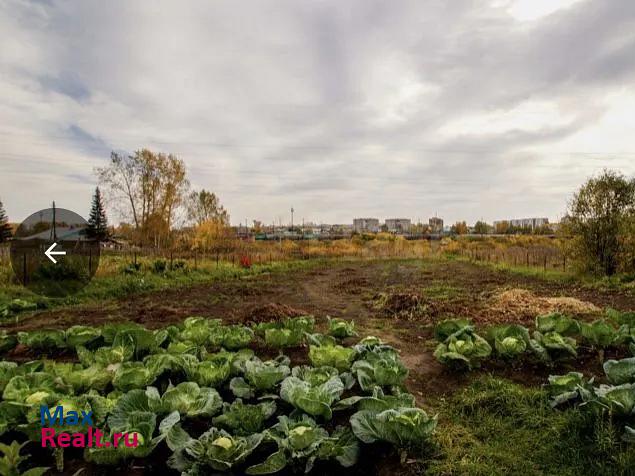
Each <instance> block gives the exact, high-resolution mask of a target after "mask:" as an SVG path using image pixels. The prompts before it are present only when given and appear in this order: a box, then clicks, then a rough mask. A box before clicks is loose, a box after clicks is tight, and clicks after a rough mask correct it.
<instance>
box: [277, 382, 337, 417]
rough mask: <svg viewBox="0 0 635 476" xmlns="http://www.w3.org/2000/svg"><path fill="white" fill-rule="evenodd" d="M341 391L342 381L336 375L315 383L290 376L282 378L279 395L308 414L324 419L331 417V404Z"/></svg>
mask: <svg viewBox="0 0 635 476" xmlns="http://www.w3.org/2000/svg"><path fill="white" fill-rule="evenodd" d="M342 392H344V383H343V382H342V380H341V379H340V378H339V377H336V376H333V377H331V378H329V379H328V380H327V381H326V382H324V383H321V384H317V385H311V383H310V382H308V381H306V380H301V379H300V378H298V377H293V376H291V377H287V378H286V379H284V380H283V382H282V385H281V387H280V397H281V398H282V399H283V400H284V401H285V402H288V403H290V404H291V405H293V406H294V407H296V408H297V409H299V410H302V411H303V412H305V413H308V414H309V415H312V416H316V417H317V416H321V417H323V418H324V419H326V420H330V419H331V417H332V415H333V413H332V410H331V405H332V404H333V403H334V402H336V401H337V400H339V398H340V396H341V395H342Z"/></svg>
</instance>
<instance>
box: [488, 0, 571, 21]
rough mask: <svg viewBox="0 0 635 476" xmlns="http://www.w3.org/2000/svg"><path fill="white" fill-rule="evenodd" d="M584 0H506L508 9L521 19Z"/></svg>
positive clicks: (538, 15)
mask: <svg viewBox="0 0 635 476" xmlns="http://www.w3.org/2000/svg"><path fill="white" fill-rule="evenodd" d="M580 1H582V0H511V1H510V0H506V1H504V2H497V3H499V4H500V3H504V4H506V6H507V11H508V12H509V13H510V14H511V15H512V16H513V17H514V18H515V19H517V20H519V21H533V20H537V19H539V18H542V17H544V16H546V15H550V14H552V13H554V12H557V11H560V10H563V9H566V8H569V7H570V6H572V5H574V4H575V3H578V2H580Z"/></svg>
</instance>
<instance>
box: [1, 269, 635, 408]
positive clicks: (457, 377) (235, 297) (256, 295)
mask: <svg viewBox="0 0 635 476" xmlns="http://www.w3.org/2000/svg"><path fill="white" fill-rule="evenodd" d="M378 297H380V299H378ZM559 303H561V304H562V305H563V306H564V309H563V310H565V311H566V310H567V309H569V308H571V307H573V310H574V311H575V310H576V309H581V310H582V311H584V312H582V313H578V315H579V316H581V317H583V318H589V319H591V318H593V317H597V315H599V314H600V313H601V312H602V311H601V310H602V309H603V308H605V307H607V306H610V307H614V308H616V309H621V310H627V309H635V296H633V295H631V294H626V293H624V292H619V291H612V290H611V291H608V290H607V291H599V290H594V289H589V288H585V287H583V286H580V285H575V284H570V283H554V282H548V281H544V280H541V279H538V278H531V277H525V276H519V275H513V274H510V273H504V272H500V271H496V270H493V269H490V268H487V267H483V266H478V265H473V264H470V263H467V262H460V261H449V262H436V261H432V262H430V261H368V262H365V261H360V262H358V263H354V264H351V263H350V262H347V263H345V264H333V265H330V266H329V267H324V268H319V269H312V270H308V271H307V270H301V271H293V272H289V273H286V274H271V275H261V276H256V277H247V278H237V279H235V280H229V281H222V282H214V283H210V284H205V285H197V286H194V287H191V288H186V289H171V290H166V291H161V292H158V293H149V294H142V295H135V296H131V297H128V298H125V299H121V300H117V301H109V302H105V303H101V304H90V305H81V306H73V307H66V308H60V309H54V310H47V311H43V312H39V313H37V314H35V315H33V316H32V317H30V318H28V319H25V320H24V321H22V322H20V323H19V324H17V325H7V326H5V327H7V328H8V329H12V330H29V329H37V328H66V327H69V326H71V325H74V324H95V325H98V324H104V323H106V322H114V321H134V322H138V323H140V324H143V325H145V326H147V327H149V328H156V327H160V326H165V325H167V324H170V323H175V322H179V321H182V320H183V319H185V318H186V317H188V316H192V315H201V316H209V317H216V318H222V319H223V320H225V321H226V322H230V323H234V322H241V323H242V322H254V321H256V322H260V321H265V320H276V319H281V318H283V317H286V316H296V315H300V314H303V313H309V314H313V315H315V316H316V317H317V318H318V322H322V323H323V322H324V321H325V316H327V315H330V316H337V317H342V318H348V319H354V320H355V323H356V326H357V329H358V330H359V331H360V334H362V335H377V336H379V337H381V338H382V339H384V340H385V341H387V342H388V343H390V344H393V345H394V346H396V347H397V348H398V349H400V350H401V352H402V357H403V360H404V362H405V363H406V365H407V366H408V367H409V369H410V377H409V382H408V385H409V387H410V389H411V391H412V392H413V393H414V394H415V395H417V396H418V397H423V396H425V395H427V394H430V392H432V393H433V394H438V393H439V392H442V393H446V392H449V391H452V390H453V389H455V388H456V387H457V386H462V385H464V384H465V383H466V382H467V379H469V378H470V377H469V376H467V375H461V374H457V373H456V372H450V371H447V370H446V369H444V368H443V367H442V366H441V365H440V364H438V363H437V362H436V360H435V359H434V357H433V356H432V350H433V348H434V342H432V328H433V327H434V324H435V323H436V322H437V321H438V320H441V319H446V318H450V317H457V316H461V317H468V318H470V319H472V320H473V321H474V322H475V323H477V325H487V324H493V323H499V322H519V323H523V324H525V325H531V323H533V320H534V317H535V315H536V314H535V313H536V310H541V309H546V310H553V309H559V307H558V306H559ZM541 306H542V307H541ZM545 306H547V307H546V308H545ZM567 306H568V307H567ZM596 310H597V311H596ZM553 370H554V369H551V370H550V371H551V372H553ZM484 371H496V372H497V373H499V372H500V371H502V372H504V368H503V369H496V368H486V369H484ZM543 373H545V371H537V369H524V370H523V369H513V372H511V375H508V376H509V377H510V378H512V379H514V380H518V381H521V382H531V381H533V380H535V379H536V378H538V379H542V380H541V381H544V379H543V375H542V374H543ZM548 373H549V372H548V371H547V374H548ZM536 374H537V375H536Z"/></svg>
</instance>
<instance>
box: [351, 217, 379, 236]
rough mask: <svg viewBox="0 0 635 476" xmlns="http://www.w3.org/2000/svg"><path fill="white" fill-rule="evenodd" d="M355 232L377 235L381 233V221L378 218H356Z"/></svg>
mask: <svg viewBox="0 0 635 476" xmlns="http://www.w3.org/2000/svg"><path fill="white" fill-rule="evenodd" d="M353 230H354V231H355V232H357V233H377V232H378V231H379V220H378V219H377V218H355V219H354V220H353Z"/></svg>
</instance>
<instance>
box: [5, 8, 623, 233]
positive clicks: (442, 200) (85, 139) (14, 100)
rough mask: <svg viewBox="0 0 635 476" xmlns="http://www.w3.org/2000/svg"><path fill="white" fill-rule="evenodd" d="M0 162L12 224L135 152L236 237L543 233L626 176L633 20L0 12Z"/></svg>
mask: <svg viewBox="0 0 635 476" xmlns="http://www.w3.org/2000/svg"><path fill="white" fill-rule="evenodd" d="M0 144H1V146H0V199H1V200H2V201H3V202H4V204H5V207H6V209H7V211H8V213H9V215H10V217H11V219H12V220H14V221H18V220H22V219H23V218H25V217H26V216H27V215H29V214H30V213H31V212H33V211H35V210H38V209H40V208H46V207H47V206H48V205H49V204H50V201H51V200H53V199H55V200H56V201H57V204H58V206H61V207H65V208H69V209H72V210H75V211H77V212H78V213H80V214H83V215H84V216H86V215H87V212H88V208H89V204H90V195H91V193H92V190H93V187H94V186H95V184H96V183H95V176H94V174H93V169H94V167H96V166H100V165H103V164H104V163H106V161H107V160H108V157H109V154H110V151H111V150H118V151H133V150H135V149H139V148H141V147H149V148H151V149H154V150H156V151H164V152H173V153H176V154H178V155H179V156H180V157H181V158H183V159H184V160H185V162H186V164H187V167H188V171H189V175H190V179H191V182H192V185H193V186H194V187H195V188H202V187H204V188H207V189H210V190H213V191H214V192H216V193H217V194H218V195H219V196H220V198H221V200H222V202H223V203H224V204H225V205H226V207H227V208H228V209H229V211H230V214H231V217H232V222H233V223H235V224H238V223H239V222H244V220H245V219H248V220H252V219H254V218H258V219H261V220H263V221H265V222H267V223H270V222H272V221H273V220H276V221H278V219H279V218H280V219H282V220H283V221H287V220H289V211H288V210H289V208H290V207H291V206H293V207H294V208H295V210H296V215H295V216H296V220H299V219H301V218H302V217H304V218H305V219H306V220H307V221H309V220H312V221H314V222H317V223H319V222H324V223H332V222H339V223H346V222H349V223H350V222H351V221H352V218H353V217H354V216H375V217H378V218H382V219H383V218H386V217H393V216H398V217H402V216H404V217H410V218H413V219H415V220H417V219H426V220H427V218H428V217H429V216H432V215H434V214H435V213H436V214H438V215H439V216H442V217H444V218H445V219H446V222H453V221H455V220H459V219H465V220H467V221H468V222H474V221H475V220H477V219H481V218H483V219H485V220H488V221H491V220H495V219H499V218H512V217H524V216H547V217H549V218H550V219H552V220H553V219H557V218H558V217H559V216H561V215H562V213H563V212H564V210H565V207H566V201H567V199H568V197H569V196H570V195H571V193H572V192H573V191H574V190H575V188H576V187H577V186H578V185H579V184H580V183H581V182H582V181H583V180H584V179H585V178H586V177H587V176H589V175H591V174H594V173H597V172H598V171H600V170H602V168H604V167H608V168H614V169H619V170H621V171H622V172H624V173H625V174H628V175H633V174H634V173H635V2H634V1H632V0H610V1H608V0H482V1H477V0H413V1H408V0H383V1H375V0H355V1H349V0H344V1H343V0H332V1H319V0H316V1H305V2H301V1H297V0H289V1H282V0H275V1H258V2H248V1H237V0H229V1H215V2H209V1H200V2H195V1H192V2H182V1H176V0H175V1H153V2H142V1H123V0H122V1H108V2H105V1H100V0H97V1H82V2H68V1H33V2H24V1H18V0H15V1H14V0H0ZM112 221H115V220H112Z"/></svg>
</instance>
